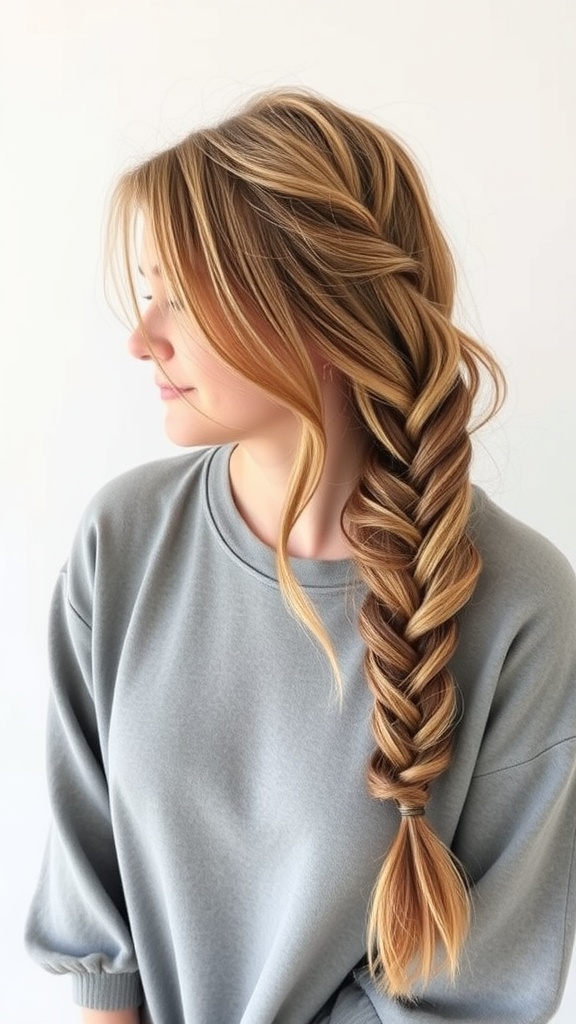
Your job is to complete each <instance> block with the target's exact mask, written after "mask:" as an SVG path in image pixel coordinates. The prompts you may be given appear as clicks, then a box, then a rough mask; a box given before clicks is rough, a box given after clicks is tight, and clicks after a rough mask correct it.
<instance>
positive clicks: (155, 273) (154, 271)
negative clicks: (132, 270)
mask: <svg viewBox="0 0 576 1024" xmlns="http://www.w3.org/2000/svg"><path fill="white" fill-rule="evenodd" d="M150 271H151V273H152V274H153V276H154V277H160V267H158V266H154V267H150ZM138 273H139V274H142V277H146V274H145V273H144V271H143V270H142V267H140V266H139V267H138Z"/></svg>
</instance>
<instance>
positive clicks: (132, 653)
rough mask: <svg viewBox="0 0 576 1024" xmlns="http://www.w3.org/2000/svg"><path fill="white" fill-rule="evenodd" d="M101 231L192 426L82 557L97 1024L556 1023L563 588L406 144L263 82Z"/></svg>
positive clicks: (565, 954) (76, 785)
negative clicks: (477, 412) (476, 410)
mask: <svg viewBox="0 0 576 1024" xmlns="http://www.w3.org/2000/svg"><path fill="white" fill-rule="evenodd" d="M140 224H141V226H142V241H141V243H140V244H139V245H138V246H137V252H136V258H137V260H138V261H139V263H140V270H141V273H142V274H143V277H144V278H145V280H146V282H147V286H146V287H147V290H148V294H147V295H146V297H145V298H146V301H147V302H148V306H147V308H146V309H145V311H142V306H141V298H140V295H139V293H138V285H137V275H136V272H135V268H134V265H133V255H134V252H133V250H134V246H133V240H134V238H135V237H136V235H138V232H139V225H140ZM111 236H112V240H113V243H114V244H113V246H112V251H113V252H115V253H118V252H120V253H121V254H122V255H123V270H124V271H125V274H124V280H126V281H127V283H128V290H129V294H130V296H131V299H132V302H133V305H134V308H135V311H136V329H135V331H134V333H133V334H132V336H131V339H130V350H131V352H132V354H133V355H134V356H136V357H137V358H138V359H142V360H144V361H149V363H150V368H151V371H152V373H153V374H154V377H155V381H156V384H157V385H158V387H159V389H160V396H161V398H162V400H163V401H164V403H165V409H166V430H167V433H168V435H169V437H170V438H171V439H172V440H173V441H174V442H175V443H176V444H178V445H182V446H185V447H188V446H191V447H195V448H197V447H198V446H202V448H201V450H195V451H192V452H191V453H188V454H186V455H184V456H182V457H181V458H177V459H170V460H165V461H160V462H157V463H154V464H152V465H147V466H143V467H140V468H138V469H136V470H133V471H131V472H129V473H127V474H125V475H123V476H122V477H121V478H119V479H117V480H115V481H113V482H112V483H110V484H109V485H108V486H106V487H105V488H104V489H103V490H102V491H101V492H100V493H99V494H98V495H97V496H96V498H95V499H94V500H93V502H92V503H91V505H90V507H89V508H88V510H87V512H86V514H85V516H84V518H83V521H82V524H81V526H80V529H79V532H78V535H77V537H76V540H75V543H74V547H73V550H72V553H71V557H70V560H69V562H68V565H67V567H66V568H65V569H64V571H63V573H62V576H61V579H60V582H59V585H58V588H57V591H56V595H55V599H54V607H53V618H52V631H51V651H52V658H53V679H54V682H53V694H52V710H51V718H50V725H49V742H50V747H49V764H50V777H51V790H52V800H53V805H54V828H53V830H52V836H51V840H50V844H49V848H48V852H47V855H46V861H45V866H44V870H43V874H42V879H41V882H40V885H39V887H38V891H37V894H36V897H35V899H34V903H33V906H32V910H31V913H30V917H29V923H28V942H29V945H30V948H31V951H32V953H33V955H34V956H35V957H36V958H37V959H38V960H39V961H40V962H41V963H42V964H43V965H44V966H45V967H47V968H48V969H49V970H52V971H56V972H70V973H71V974H72V975H73V979H74V986H75V998H76V1000H77V1002H78V1003H79V1004H80V1006H82V1007H83V1008H84V1010H83V1018H82V1019H83V1021H84V1022H85V1024H88V1022H92V1024H133V1022H135V1021H138V1020H142V1021H145V1022H153V1024H208V1022H209V1024H238V1022H241V1024H272V1022H277V1024H305V1022H311V1021H312V1020H314V1021H315V1022H324V1024H326V1022H330V1024H353V1022H354V1024H360V1022H362V1024H376V1022H378V1021H386V1022H387V1024H395V1022H398V1024H400V1022H402V1021H408V1020H410V1021H429V1022H431V1024H432V1022H439V1021H445V1020H458V1021H467V1022H472V1021H480V1020H481V1021H485V1022H486V1021H504V1020H505V1021H507V1022H513V1021H543V1020H547V1019H549V1017H550V1016H551V1015H552V1014H553V1012H554V1010H555V1008H556V1006H557V1004H558V1001H559V999H560V996H561V992H562V987H563V983H564V979H565V974H566V970H567V964H568V961H569V955H570V942H571V938H572V934H573V929H574V891H575V889H574V881H573V873H572V856H573V845H574V818H575V816H574V808H575V800H574V760H575V746H576V741H575V736H576V702H575V700H574V696H573V686H574V681H575V678H576V640H575V631H574V609H575V605H576V600H575V586H574V576H573V573H572V571H571V570H570V568H569V566H568V565H567V563H566V561H565V559H564V558H563V557H562V556H561V555H560V554H559V553H558V552H557V551H556V550H555V549H554V548H553V547H552V546H551V545H550V544H549V543H548V542H547V541H545V540H544V539H542V538H541V537H539V536H538V535H537V534H535V533H534V532H533V531H531V530H529V529H528V528H527V527H525V526H523V525H521V524H520V523H518V522H516V521H515V520H513V519H512V518H510V517H509V516H507V515H506V514H505V513H504V512H503V511H501V510H499V509H498V508H497V507H496V506H494V505H493V504H492V502H491V501H490V500H489V499H488V498H487V497H486V495H484V494H483V493H482V492H481V491H479V490H477V489H473V488H472V487H471V485H470V479H469V466H470V453H471V446H470V422H471V415H472V406H473V402H474V399H475V397H476V395H477V392H478V390H479V386H480V380H481V371H482V370H484V371H487V375H488V377H489V379H490V380H491V382H492V385H493V402H492V409H494V408H496V406H497V405H498V402H499V399H500V397H501V392H502V382H501V376H500V372H499V370H498V368H497V366H496V364H495V363H494V361H493V359H492V358H491V356H490V355H489V354H488V353H487V352H486V351H485V349H483V348H482V347H481V346H480V345H479V344H478V343H477V342H476V341H473V340H472V339H471V338H470V337H468V336H466V335H465V334H464V333H463V332H462V331H461V330H459V329H458V328H457V327H456V326H455V325H454V323H453V322H452V319H451V316H452V306H453V298H454V270H453V264H452V261H451V258H450V255H449V252H448V249H447V246H446V243H445V241H444V238H443V236H442V233H441V231H440V229H439V227H438V225H437V223H436V221H435V219H434V216H433V214H432V212H431V209H430V206H429V202H428V199H427V197H426V194H425V190H424V186H423V184H422V181H421V178H420V176H419V174H418V172H417V170H416V168H415V166H414V164H413V162H412V160H411V159H410V157H409V156H408V155H407V153H406V151H405V150H404V149H403V147H402V146H401V145H400V144H399V143H398V141H397V140H396V139H395V138H394V137H393V136H392V135H390V134H389V133H388V132H386V131H384V130H383V129H382V128H380V127H377V126H376V125H374V124H371V123H370V122H368V121H366V120H363V119H362V118H360V117H357V116H355V115H352V114H350V113H347V112H346V111H344V110H342V109H340V108H339V107H338V106H336V105H335V104H333V103H330V102H328V101H326V100H324V99H321V98H318V97H317V96H315V95H313V94H308V93H306V92H299V91H279V92H276V93H269V94H266V95H263V96H261V97H259V98H256V99H255V100H254V101H253V102H251V103H250V104H249V105H248V106H247V107H246V108H245V109H244V110H243V111H241V112H240V113H239V114H237V115H236V116H234V117H231V118H230V119H228V120H226V121H225V122H224V123H223V124H221V125H219V126H218V127H215V128H211V129H207V130H205V131H197V132H195V133H193V134H192V135H190V136H189V137H188V138H186V139H184V140H183V141H182V142H180V143H178V144H177V145H175V146H173V147H172V148H170V149H169V150H167V151H166V152H163V153H160V154H158V155H157V156H154V157H153V158H152V159H151V160H149V161H147V162H146V163H145V164H143V165H142V166H141V167H138V168H136V169H135V170H133V171H131V172H129V173H127V174H126V175H124V176H123V178H122V179H121V180H120V182H119V183H118V186H117V188H116V191H115V193H114V198H113V203H112V216H111ZM118 237H119V239H120V243H121V244H120V245H119V246H118V245H117V244H116V241H117V238H118ZM116 269H118V268H116ZM366 769H367V784H366Z"/></svg>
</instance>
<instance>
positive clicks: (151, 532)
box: [67, 448, 215, 605]
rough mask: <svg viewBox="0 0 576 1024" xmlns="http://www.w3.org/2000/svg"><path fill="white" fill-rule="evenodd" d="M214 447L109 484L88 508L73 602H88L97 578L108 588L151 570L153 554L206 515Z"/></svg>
mask: <svg viewBox="0 0 576 1024" xmlns="http://www.w3.org/2000/svg"><path fill="white" fill-rule="evenodd" d="M214 451H215V449H214V448H203V449H195V450H192V451H190V452H188V453H186V454H185V455H179V456H175V457H174V458H168V459H159V460H157V461H155V462H149V463H145V464H143V465H140V466H136V467H134V468H133V469H130V470H128V471H127V472H124V473H122V474H120V475H119V476H117V477H114V478H113V479H112V480H109V481H108V482H107V483H106V484H104V486H103V487H101V488H100V489H99V490H98V491H97V492H96V494H95V495H94V496H93V498H92V499H91V500H90V502H89V503H88V505H87V506H86V508H85V510H84V513H83V515H82V517H81V519H80V523H79V525H78V528H77V530H76V534H75V537H74V540H73V543H72V548H71V552H70V556H69V559H68V564H67V572H68V579H69V588H70V593H71V595H74V599H73V603H76V604H78V602H79V603H80V604H81V605H84V604H87V603H88V602H89V600H91V593H92V590H93V587H94V585H95V584H96V580H97V579H98V580H100V581H101V582H102V583H103V584H104V583H105V584H107V588H108V587H110V586H111V585H112V583H113V582H114V581H116V578H117V577H122V578H123V579H125V580H126V581H127V580H128V578H130V579H132V580H135V581H136V582H137V579H138V578H139V576H141V575H142V573H144V572H145V571H146V566H147V564H148V562H149V559H150V557H151V554H152V552H154V550H156V549H157V548H158V547H159V546H160V545H161V544H163V543H167V542H170V540H171V539H173V538H174V537H175V535H176V532H177V531H178V529H181V528H182V524H183V523H184V522H186V524H187V525H189V524H190V523H191V522H193V520H194V518H195V517H197V516H198V515H202V509H203V502H202V489H203V482H204V479H205V470H206V467H207V465H208V464H209V462H210V460H211V457H212V454H213V453H214Z"/></svg>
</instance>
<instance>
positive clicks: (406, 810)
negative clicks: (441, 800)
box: [398, 805, 426, 818]
mask: <svg viewBox="0 0 576 1024" xmlns="http://www.w3.org/2000/svg"><path fill="white" fill-rule="evenodd" d="M398 810H399V811H400V814H401V816H402V817H403V818H420V817H422V815H423V814H426V808H424V807H401V806H400V805H399V806H398Z"/></svg>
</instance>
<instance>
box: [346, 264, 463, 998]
mask: <svg viewBox="0 0 576 1024" xmlns="http://www.w3.org/2000/svg"><path fill="white" fill-rule="evenodd" d="M389 283H390V282H389V279H384V281H383V284H382V287H383V289H385V290H386V291H387V292H388V294H387V295H386V296H384V302H385V303H386V308H387V309H388V311H392V312H393V311H394V308H395V305H396V304H397V303H398V300H399V299H402V301H403V302H404V303H405V304H406V303H408V304H410V306H411V308H412V312H413V314H414V316H415V317H416V318H417V320H418V322H419V323H420V324H421V325H422V330H423V332H426V333H428V334H429V344H428V345H427V346H426V351H427V352H428V353H429V358H428V362H426V360H423V361H422V362H421V365H420V366H419V368H418V370H416V367H415V365H414V363H415V360H412V362H411V364H410V361H408V362H407V363H406V368H405V375H406V380H405V386H404V389H403V390H404V392H405V393H406V394H408V395H409V396H410V398H409V401H408V402H407V403H406V404H405V407H404V408H398V407H394V405H393V404H391V403H390V396H389V395H386V394H385V393H384V392H383V394H382V396H381V397H378V396H376V395H375V394H374V393H373V392H372V393H369V392H367V391H366V390H365V389H363V388H361V387H356V388H355V398H356V403H357V406H358V409H359V411H360V414H361V415H362V417H363V419H364V420H365V422H366V423H367V425H368V426H369V428H370V431H371V434H372V436H373V445H372V450H371V452H370V454H369V456H368V458H367V460H366V464H365V466H364V470H363V474H362V477H361V479H360V480H359V482H358V485H357V487H356V488H355V490H354V492H353V493H352V495H351V496H350V498H349V500H348V502H347V505H346V508H345V510H344V514H343V525H344V529H345V532H346V534H347V537H348V539H349V543H350V545H351V547H352V551H353V555H354V558H355V560H356V563H357V565H358V568H359V571H360V574H361V576H362V577H363V579H364V580H365V582H366V583H367V585H368V588H369V593H368V595H367V597H366V599H365V602H364V605H363V607H362V610H361V613H360V617H359V628H360V632H361V635H362V638H363V640H364V641H365V643H366V655H365V672H366V678H367V682H368V685H369V686H370V689H371V691H372V693H373V695H374V707H373V712H372V728H373V733H374V738H375V740H376V750H375V752H374V754H373V756H372V759H371V762H370V765H369V769H368V785H369V789H370V792H371V793H372V795H373V796H374V797H376V798H377V799H381V800H387V799H392V800H394V801H395V802H396V804H397V805H398V807H399V808H400V812H401V817H400V824H399V830H398V833H397V836H396V838H395V840H394V842H393V844H392V847H391V849H390V850H389V851H388V854H387V856H386V859H385V862H384V865H383V867H382V870H381V873H380V875H379V878H378V880H377V883H376V886H375V889H374V893H373V899H372V906H371V910H370V917H369V927H368V934H369V944H368V948H369V961H370V966H371V969H372V971H373V973H374V974H375V975H377V976H378V975H381V976H382V980H383V982H384V984H385V987H386V989H387V990H388V992H389V993H390V994H392V995H406V994H407V993H408V992H409V991H410V987H411V985H412V984H413V982H414V979H415V978H416V977H419V978H422V979H423V980H424V981H425V980H426V979H427V978H428V977H429V976H430V974H431V973H432V971H433V970H435V969H437V968H438V966H439V965H438V963H437V960H438V955H437V954H438V950H439V947H440V945H441V946H442V947H443V949H444V953H445V962H444V964H442V966H448V967H449V968H450V969H451V970H452V971H454V969H455V966H456V963H457V958H458V953H459V950H460V948H461V945H462V943H463V940H464V937H465V935H466V931H467V927H468V917H469V909H468V897H467V892H466V886H465V883H464V880H463V878H462V874H461V872H460V869H459V867H458V866H457V865H456V864H455V862H454V860H453V858H452V856H451V854H450V852H449V851H448V850H447V848H446V847H445V846H444V845H443V844H442V842H441V841H440V840H439V838H438V837H437V836H436V835H435V833H434V832H433V830H432V829H431V827H430V826H429V824H428V823H427V822H426V820H425V818H424V817H423V816H422V813H423V809H424V807H425V805H426V803H427V800H428V797H429V789H430V785H431V783H432V782H433V781H434V780H435V779H436V778H437V777H438V776H439V775H440V774H441V773H442V772H444V771H445V770H446V768H447V767H448V765H449V762H450V757H451V747H452V742H451V741H452V731H453V726H454V722H455V717H456V711H457V708H456V699H455V686H454V682H453V679H452V676H451V674H450V672H449V671H448V669H447V667H446V666H447V663H448V661H449V659H450V657H451V655H452V654H453V652H454V649H455V646H456V640H457V627H456V618H455V617H456V614H457V612H458V611H459V610H460V609H461V608H462V606H463V605H464V604H465V603H466V601H467V600H468V599H469V597H470V596H471V594H472V591H473V589H474V586H475V583H476V580H477V577H478V574H479V572H480V558H479V555H478V553H477V551H476V549H475V548H474V546H473V544H472V543H471V541H470V539H469V537H468V536H467V533H466V526H467V521H468V516H469V511H470V483H469V465H470V458H471V444H470V437H469V433H468V429H467V427H468V422H469V418H470V413H471V405H472V398H473V395H472V394H471V393H470V388H469V385H467V383H466V382H465V380H464V378H463V376H462V372H461V367H460V365H459V364H461V362H462V358H461V357H460V358H459V356H460V342H461V339H462V340H463V336H462V335H460V334H459V332H458V331H457V329H456V328H455V327H454V326H453V325H451V324H449V323H448V322H447V321H446V320H444V319H443V318H442V317H440V316H438V314H437V313H436V312H435V311H434V312H433V313H432V315H430V308H431V304H430V303H429V302H428V301H427V300H426V299H425V298H423V297H421V296H419V295H418V294H417V293H416V292H415V291H414V290H413V289H412V288H411V287H409V286H403V285H402V283H401V282H399V281H396V282H395V284H394V291H395V292H396V294H395V295H392V296H391V294H390V288H389ZM403 287H404V288H405V294H404V295H402V289H403ZM439 336H441V337H439ZM440 340H441V341H442V344H441V346H440V345H439V344H437V343H438V342H439V341H440ZM411 347H414V348H415V349H416V351H417V352H421V351H422V350H423V347H422V346H420V345H419V344H416V346H413V345H412V344H411V342H410V340H409V339H408V340H407V343H406V351H407V352H409V350H410V348H411ZM438 351H442V359H443V364H444V365H443V366H441V367H438V366H435V365H434V355H433V354H434V352H438ZM447 353H451V358H450V359H449V358H448V357H447ZM472 390H474V389H472Z"/></svg>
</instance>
